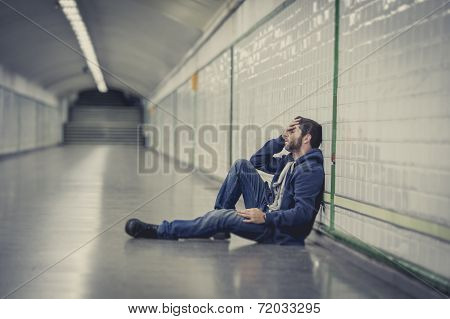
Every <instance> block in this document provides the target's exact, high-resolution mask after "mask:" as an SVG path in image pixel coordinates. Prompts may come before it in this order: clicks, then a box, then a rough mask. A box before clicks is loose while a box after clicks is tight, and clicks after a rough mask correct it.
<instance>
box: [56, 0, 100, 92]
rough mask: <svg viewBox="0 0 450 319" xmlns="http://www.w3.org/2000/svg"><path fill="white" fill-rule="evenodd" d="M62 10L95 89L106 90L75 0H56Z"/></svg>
mask: <svg viewBox="0 0 450 319" xmlns="http://www.w3.org/2000/svg"><path fill="white" fill-rule="evenodd" d="M58 2H59V4H60V6H61V8H62V11H63V12H64V14H65V16H66V18H67V20H68V21H69V23H70V25H71V26H72V30H73V32H74V33H75V36H76V38H77V40H78V44H79V45H80V48H81V51H82V52H83V55H84V58H85V59H86V64H87V66H88V69H89V71H90V72H91V74H92V77H93V78H94V81H95V85H96V86H97V90H99V91H100V92H102V93H105V92H107V91H108V87H107V86H106V83H105V79H104V78H103V74H102V70H101V69H100V66H99V63H98V59H97V55H96V54H95V50H94V46H93V45H92V41H91V38H90V36H89V33H88V31H87V28H86V25H85V24H84V22H83V19H82V18H81V15H80V11H79V10H78V6H77V3H76V1H75V0H59V1H58Z"/></svg>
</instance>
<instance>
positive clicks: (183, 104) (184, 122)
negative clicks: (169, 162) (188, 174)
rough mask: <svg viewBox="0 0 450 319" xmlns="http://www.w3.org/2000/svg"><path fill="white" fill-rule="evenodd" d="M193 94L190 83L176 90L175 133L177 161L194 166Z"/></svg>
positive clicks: (194, 110)
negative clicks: (176, 128) (176, 131)
mask: <svg viewBox="0 0 450 319" xmlns="http://www.w3.org/2000/svg"><path fill="white" fill-rule="evenodd" d="M194 103H195V93H194V91H193V89H192V83H191V81H187V82H185V83H184V84H183V85H181V86H180V87H179V88H178V89H177V119H178V120H175V122H176V125H177V127H178V130H179V132H180V133H177V134H176V135H177V136H178V142H177V147H178V149H179V151H178V159H179V160H180V161H182V162H184V163H187V164H190V165H194V158H195V157H194V156H195V112H196V109H195V107H194Z"/></svg>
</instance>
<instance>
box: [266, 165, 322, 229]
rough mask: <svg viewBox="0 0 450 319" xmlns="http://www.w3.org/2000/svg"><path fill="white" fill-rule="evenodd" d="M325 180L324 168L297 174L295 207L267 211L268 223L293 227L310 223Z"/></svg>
mask: <svg viewBox="0 0 450 319" xmlns="http://www.w3.org/2000/svg"><path fill="white" fill-rule="evenodd" d="M323 182H324V173H323V171H322V170H316V171H309V172H304V173H302V174H301V176H297V177H296V179H295V186H294V199H295V206H294V208H291V209H286V210H277V211H273V212H268V213H266V224H268V225H274V226H275V227H283V226H290V227H292V226H301V225H305V224H307V223H309V222H310V221H311V219H312V218H313V217H314V211H315V201H316V197H317V196H318V195H319V193H320V192H321V191H322V185H323Z"/></svg>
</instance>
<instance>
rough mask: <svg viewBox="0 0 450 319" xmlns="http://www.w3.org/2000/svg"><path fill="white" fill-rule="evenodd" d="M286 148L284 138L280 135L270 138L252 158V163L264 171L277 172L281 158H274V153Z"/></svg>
mask: <svg viewBox="0 0 450 319" xmlns="http://www.w3.org/2000/svg"><path fill="white" fill-rule="evenodd" d="M283 148H284V139H283V137H282V136H281V135H280V137H278V138H275V139H273V140H269V141H267V142H266V144H264V146H263V147H261V148H260V149H259V150H258V151H257V152H256V153H255V154H253V155H252V157H251V158H250V162H251V163H252V165H253V166H254V167H255V168H256V169H259V170H261V171H263V172H266V173H269V174H275V172H276V171H277V168H278V165H279V163H280V161H281V158H274V157H273V155H274V154H277V153H279V152H281V151H282V150H283Z"/></svg>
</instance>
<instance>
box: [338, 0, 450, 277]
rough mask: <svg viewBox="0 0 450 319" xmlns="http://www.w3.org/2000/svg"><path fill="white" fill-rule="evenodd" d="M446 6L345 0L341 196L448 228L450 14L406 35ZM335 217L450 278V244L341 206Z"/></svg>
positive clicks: (342, 224)
mask: <svg viewBox="0 0 450 319" xmlns="http://www.w3.org/2000/svg"><path fill="white" fill-rule="evenodd" d="M445 2H446V1H439V0H427V1H407V0H403V1H395V2H394V1H381V0H372V1H365V2H360V1H350V0H347V1H342V9H341V13H342V16H341V21H340V22H341V25H340V26H341V37H340V56H339V59H340V72H345V73H343V74H342V76H340V79H339V91H338V103H339V104H338V125H337V153H336V155H337V166H336V168H337V170H336V172H337V174H336V175H337V176H336V194H337V195H341V196H345V197H348V198H351V199H354V200H357V201H361V202H365V203H369V204H373V205H376V206H379V207H382V208H385V209H388V210H392V211H395V212H399V213H402V214H405V215H408V216H413V217H417V218H419V219H424V220H427V221H431V222H434V223H437V224H441V225H447V226H450V214H449V210H448V207H450V161H449V158H450V146H449V142H450V134H449V133H450V118H449V115H450V108H449V106H448V96H449V93H448V92H449V91H448V89H449V88H450V55H449V52H450V44H449V43H450V42H449V30H450V29H449V28H450V24H449V22H450V12H449V11H448V9H445V10H439V11H437V12H436V13H434V14H433V15H431V16H429V17H427V18H426V19H423V20H421V22H420V23H418V24H417V25H415V26H414V27H413V28H412V29H410V30H409V31H407V32H404V30H405V29H406V28H408V27H410V26H412V25H413V24H414V23H415V22H416V21H417V20H419V19H420V18H421V17H423V16H426V15H427V14H429V13H431V12H432V11H433V10H435V9H436V8H438V7H439V6H441V5H443V4H444V3H445ZM397 36H398V37H397ZM394 37H395V39H394V40H392V41H391V42H390V43H389V44H387V45H386V46H384V44H386V43H387V41H389V40H390V39H392V38H394ZM381 46H383V47H382V48H381V49H378V48H379V47H381ZM357 61H361V62H360V63H358V64H357V65H354V64H355V62H357ZM336 223H337V224H336V226H337V229H338V230H339V227H343V228H344V230H345V231H347V232H348V233H350V234H353V235H355V236H356V237H358V238H360V239H361V240H363V241H365V242H367V243H369V244H371V245H373V246H375V247H378V248H381V249H383V250H385V251H388V252H391V253H393V254H395V255H396V256H399V257H402V258H404V259H407V260H410V261H412V262H414V263H416V264H418V265H421V266H423V267H425V268H427V269H430V270H432V271H434V272H436V273H439V274H441V275H444V276H447V277H450V267H449V265H450V247H449V246H450V245H448V243H445V242H443V241H441V240H438V239H433V238H427V237H426V236H423V235H420V234H418V233H414V232H411V231H407V230H404V229H401V228H399V227H395V226H393V225H390V224H388V223H383V222H380V221H375V220H371V219H370V218H365V217H362V216H360V217H358V216H357V215H356V214H354V213H351V212H349V211H346V210H344V209H338V210H337V211H336ZM369 228H370V230H369Z"/></svg>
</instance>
